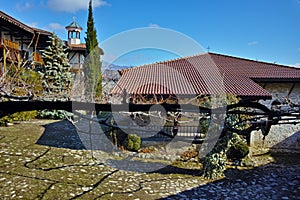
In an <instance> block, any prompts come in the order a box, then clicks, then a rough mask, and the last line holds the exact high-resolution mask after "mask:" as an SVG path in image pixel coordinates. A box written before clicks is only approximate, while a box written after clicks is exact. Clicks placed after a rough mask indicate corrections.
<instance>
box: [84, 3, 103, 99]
mask: <svg viewBox="0 0 300 200" xmlns="http://www.w3.org/2000/svg"><path fill="white" fill-rule="evenodd" d="M88 12H89V13H88V21H87V32H86V38H85V42H86V52H85V54H86V55H85V64H84V77H85V85H86V87H85V90H86V91H85V95H86V97H87V98H88V100H90V101H94V97H95V98H100V97H101V95H102V73H101V65H102V63H101V61H100V48H99V46H98V40H97V32H96V29H95V27H94V18H93V7H92V0H90V2H89V10H88Z"/></svg>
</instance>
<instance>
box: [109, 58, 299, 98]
mask: <svg viewBox="0 0 300 200" xmlns="http://www.w3.org/2000/svg"><path fill="white" fill-rule="evenodd" d="M121 74H122V77H121V79H120V80H119V82H118V83H117V86H116V87H115V88H114V89H113V90H112V94H122V92H123V90H124V89H125V90H126V92H127V93H129V94H141V95H147V94H156V95H169V94H175V95H210V94H220V93H222V92H223V91H225V92H226V93H230V94H234V95H237V96H240V97H251V98H255V99H267V98H271V97H272V95H271V94H270V93H269V92H268V91H267V90H265V89H264V88H263V87H261V86H260V85H259V84H258V82H263V81H269V82H279V81H294V82H299V81H300V69H298V68H293V67H288V66H283V65H278V64H273V63H266V62H259V61H254V60H249V59H244V58H237V57H233V56H227V55H221V54H216V53H205V54H200V55H196V56H191V57H186V58H179V59H175V60H169V61H163V62H157V63H153V64H149V65H144V66H139V67H134V68H128V69H124V70H121Z"/></svg>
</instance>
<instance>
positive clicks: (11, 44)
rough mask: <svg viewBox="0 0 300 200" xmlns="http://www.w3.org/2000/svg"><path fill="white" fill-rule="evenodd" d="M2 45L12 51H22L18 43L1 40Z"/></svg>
mask: <svg viewBox="0 0 300 200" xmlns="http://www.w3.org/2000/svg"><path fill="white" fill-rule="evenodd" d="M1 44H2V45H3V46H5V47H8V48H10V49H14V50H19V49H20V45H19V43H18V42H13V41H10V40H8V39H5V38H3V39H1Z"/></svg>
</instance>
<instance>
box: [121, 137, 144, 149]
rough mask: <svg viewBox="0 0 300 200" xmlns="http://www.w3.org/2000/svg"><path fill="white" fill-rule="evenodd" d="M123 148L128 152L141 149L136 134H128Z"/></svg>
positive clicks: (139, 138)
mask: <svg viewBox="0 0 300 200" xmlns="http://www.w3.org/2000/svg"><path fill="white" fill-rule="evenodd" d="M124 147H125V149H126V150H129V151H138V150H139V149H140V148H141V137H140V136H138V135H136V134H129V135H128V136H127V138H126V140H125V145H124Z"/></svg>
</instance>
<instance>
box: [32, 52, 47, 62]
mask: <svg viewBox="0 0 300 200" xmlns="http://www.w3.org/2000/svg"><path fill="white" fill-rule="evenodd" d="M32 60H33V61H34V62H38V63H41V64H43V63H44V62H43V59H42V55H41V54H39V53H37V52H33V57H32Z"/></svg>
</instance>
